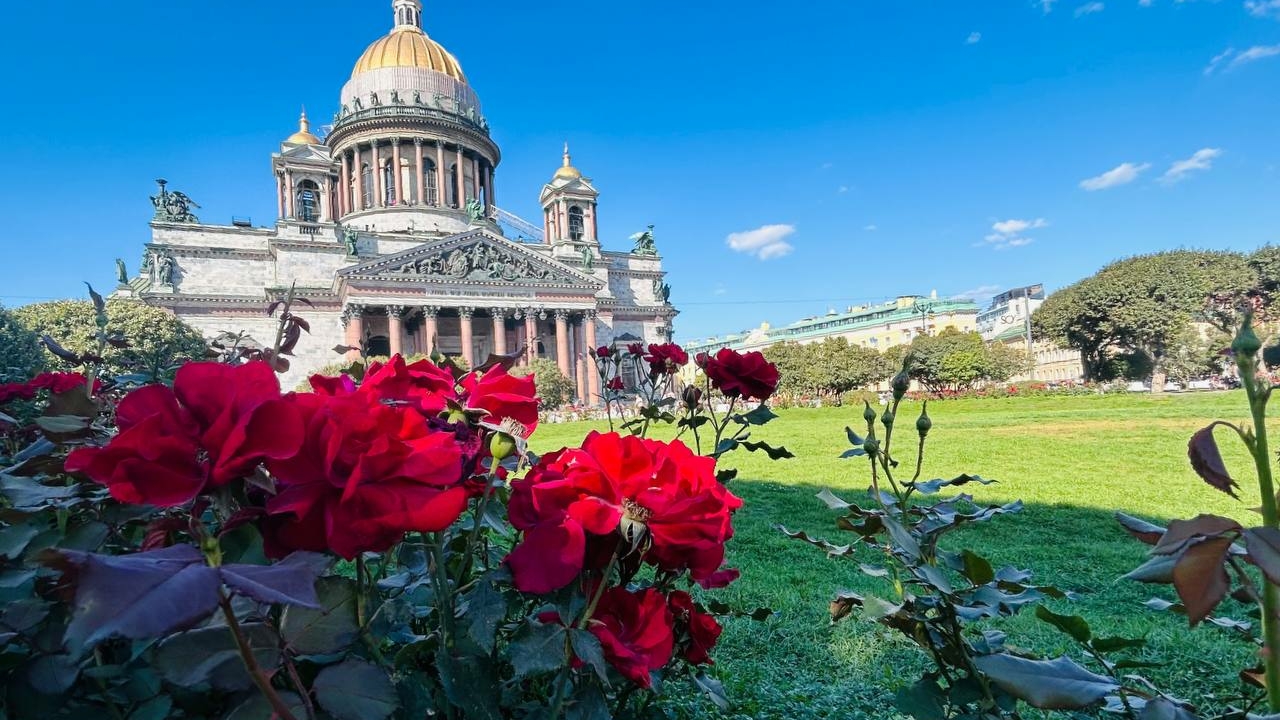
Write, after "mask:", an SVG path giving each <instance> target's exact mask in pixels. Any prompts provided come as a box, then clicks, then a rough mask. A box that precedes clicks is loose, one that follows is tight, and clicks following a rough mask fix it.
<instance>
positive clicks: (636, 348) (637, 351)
mask: <svg viewBox="0 0 1280 720" xmlns="http://www.w3.org/2000/svg"><path fill="white" fill-rule="evenodd" d="M627 352H629V353H631V354H632V355H635V356H636V357H640V356H641V355H643V354H644V344H642V343H638V342H637V343H631V344H630V345H628V346H627Z"/></svg>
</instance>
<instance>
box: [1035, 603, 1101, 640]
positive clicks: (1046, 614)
mask: <svg viewBox="0 0 1280 720" xmlns="http://www.w3.org/2000/svg"><path fill="white" fill-rule="evenodd" d="M1036 617H1037V618H1039V619H1041V620H1043V621H1044V622H1046V623H1049V624H1050V625H1052V626H1054V627H1056V628H1058V629H1059V630H1061V631H1062V632H1064V633H1066V634H1067V635H1070V636H1071V639H1072V640H1075V641H1076V642H1078V643H1087V642H1089V640H1090V639H1091V638H1092V637H1093V631H1092V630H1090V629H1089V623H1088V622H1087V621H1085V619H1084V618H1082V617H1080V616H1079V615H1059V614H1058V613H1056V612H1054V611H1052V610H1050V609H1049V608H1047V607H1045V606H1043V605H1039V606H1037V607H1036Z"/></svg>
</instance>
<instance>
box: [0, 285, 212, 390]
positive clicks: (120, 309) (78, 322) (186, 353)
mask: <svg viewBox="0 0 1280 720" xmlns="http://www.w3.org/2000/svg"><path fill="white" fill-rule="evenodd" d="M13 315H14V318H15V319H16V320H17V321H18V322H19V323H20V324H21V325H22V326H23V327H25V328H26V329H27V330H29V331H31V332H33V333H36V334H37V335H49V336H50V337H52V338H53V339H54V340H56V341H57V342H58V343H59V344H60V345H62V346H63V347H65V348H67V349H68V350H72V351H74V352H77V353H84V352H90V351H95V350H96V349H97V342H96V340H95V339H94V338H95V336H96V334H97V330H98V328H97V325H96V324H95V322H94V310H93V303H92V302H90V301H88V300H57V301H54V302H46V303H37V304H35V305H27V306H25V307H21V308H18V309H17V310H14V311H13ZM107 317H108V318H109V322H108V324H107V328H106V330H107V333H108V334H119V335H122V336H124V338H125V339H126V340H127V341H128V343H129V344H128V346H127V347H124V348H113V347H108V348H107V350H106V352H105V353H104V354H103V358H104V360H105V372H106V374H107V375H108V376H111V375H124V374H130V373H138V374H142V375H145V376H147V377H160V376H163V375H165V374H166V373H167V372H168V371H169V370H171V369H172V368H173V367H174V366H175V365H178V364H179V363H181V362H183V361H186V360H199V359H201V358H203V357H204V356H205V351H206V349H207V348H208V345H207V344H206V343H205V340H204V337H202V336H201V335H200V332H199V331H197V330H196V329H195V328H193V327H191V326H190V325H187V324H186V323H184V322H183V321H181V320H179V319H178V318H177V317H175V316H174V315H173V314H172V313H169V312H167V311H165V310H163V309H161V308H157V307H152V306H150V305H146V304H144V303H141V302H138V301H136V300H124V299H112V300H108V301H107ZM47 358H48V362H49V363H50V364H51V365H53V366H55V367H56V366H57V365H58V364H60V363H61V362H62V361H61V360H58V359H56V358H54V356H53V355H52V354H49V355H47Z"/></svg>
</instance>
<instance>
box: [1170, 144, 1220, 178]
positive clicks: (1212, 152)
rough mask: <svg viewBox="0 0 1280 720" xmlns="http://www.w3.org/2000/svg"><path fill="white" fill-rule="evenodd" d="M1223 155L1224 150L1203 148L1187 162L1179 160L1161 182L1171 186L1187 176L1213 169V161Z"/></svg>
mask: <svg viewBox="0 0 1280 720" xmlns="http://www.w3.org/2000/svg"><path fill="white" fill-rule="evenodd" d="M1220 155H1222V148H1201V149H1199V150H1197V151H1195V152H1194V153H1192V154H1191V157H1189V158H1187V159H1186V160H1178V161H1177V162H1175V163H1173V164H1172V165H1170V166H1169V169H1168V170H1165V171H1164V175H1161V176H1160V182H1162V183H1165V184H1166V185H1171V184H1173V183H1176V182H1178V181H1179V180H1184V179H1186V177H1187V175H1189V174H1191V173H1194V172H1199V171H1201V170H1208V169H1210V168H1212V167H1213V161H1214V159H1215V158H1217V157H1218V156H1220Z"/></svg>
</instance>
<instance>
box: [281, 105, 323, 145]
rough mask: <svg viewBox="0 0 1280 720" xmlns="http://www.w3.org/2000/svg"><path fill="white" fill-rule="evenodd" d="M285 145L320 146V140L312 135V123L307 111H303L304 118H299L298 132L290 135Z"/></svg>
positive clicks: (304, 109)
mask: <svg viewBox="0 0 1280 720" xmlns="http://www.w3.org/2000/svg"><path fill="white" fill-rule="evenodd" d="M284 144H285V145H320V144H321V141H320V138H318V137H316V136H315V135H313V134H312V133H311V121H309V120H307V110H306V108H303V109H302V116H301V117H299V118H298V132H296V133H294V134H292V135H290V136H289V137H287V138H285V140H284Z"/></svg>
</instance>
